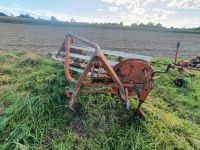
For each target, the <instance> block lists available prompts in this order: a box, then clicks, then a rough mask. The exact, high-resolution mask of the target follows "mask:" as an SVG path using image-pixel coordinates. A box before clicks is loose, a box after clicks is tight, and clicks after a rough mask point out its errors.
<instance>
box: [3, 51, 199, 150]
mask: <svg viewBox="0 0 200 150" xmlns="http://www.w3.org/2000/svg"><path fill="white" fill-rule="evenodd" d="M0 54H1V55H0V70H1V72H2V73H1V74H0V149H116V150H121V149H200V146H199V145H200V136H199V135H200V127H199V125H200V119H199V118H200V109H199V108H200V92H199V89H200V79H199V75H200V74H199V73H197V72H195V73H197V77H196V79H195V80H194V81H193V84H192V85H191V84H189V85H188V86H187V87H183V88H177V87H176V86H175V85H174V83H173V80H174V79H175V77H176V76H178V72H177V71H176V70H171V71H170V72H169V73H168V74H165V75H162V76H161V79H160V80H157V81H155V89H154V90H153V92H152V93H151V95H150V96H149V98H148V100H147V101H146V103H145V104H144V105H143V108H144V109H146V110H147V112H148V113H147V116H146V118H145V119H139V118H137V117H134V115H133V112H132V111H127V110H125V109H124V107H123V105H122V103H121V101H120V99H119V97H118V96H112V95H109V94H108V95H104V94H99V95H98V94H90V93H84V94H80V95H79V96H78V101H79V102H80V103H83V104H84V107H85V111H84V112H83V113H82V114H80V115H77V114H75V113H73V112H71V110H69V109H67V108H65V104H66V102H67V101H68V99H67V98H66V95H65V87H66V86H69V85H70V83H68V82H67V81H66V79H65V74H64V70H63V64H62V63H60V62H56V61H54V60H52V59H51V58H50V57H49V56H44V55H39V54H33V53H28V52H20V51H15V52H0ZM155 61H161V62H163V61H162V59H160V58H158V59H156V60H155ZM164 61H165V63H166V62H170V59H167V60H164ZM153 65H154V67H155V68H157V69H164V68H165V67H164V66H162V65H157V64H156V63H154V64H153ZM184 78H185V79H186V80H187V81H188V83H189V82H190V78H189V77H188V76H185V77H184ZM131 105H132V107H133V108H135V107H136V105H137V104H136V101H135V98H134V97H133V98H131Z"/></svg>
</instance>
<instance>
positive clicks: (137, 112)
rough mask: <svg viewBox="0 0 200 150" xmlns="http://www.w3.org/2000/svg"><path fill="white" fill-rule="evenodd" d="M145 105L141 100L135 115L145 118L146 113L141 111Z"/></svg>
mask: <svg viewBox="0 0 200 150" xmlns="http://www.w3.org/2000/svg"><path fill="white" fill-rule="evenodd" d="M142 104H143V101H141V100H139V104H138V106H137V110H136V111H135V115H136V116H138V117H141V118H144V117H145V113H144V111H143V110H142V109H141V106H142Z"/></svg>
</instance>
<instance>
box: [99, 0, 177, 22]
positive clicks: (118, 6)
mask: <svg viewBox="0 0 200 150" xmlns="http://www.w3.org/2000/svg"><path fill="white" fill-rule="evenodd" d="M101 1H103V2H104V3H106V4H107V5H108V9H109V10H112V8H115V9H114V10H115V11H117V10H119V12H120V18H121V20H123V21H124V23H125V24H131V23H148V22H155V23H158V22H161V21H163V20H164V19H166V18H167V17H168V16H170V15H172V14H174V13H175V12H174V11H170V10H165V9H148V8H146V7H145V5H147V4H148V3H152V2H154V1H155V0H147V1H145V2H144V1H141V0H101Z"/></svg>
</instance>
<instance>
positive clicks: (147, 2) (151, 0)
mask: <svg viewBox="0 0 200 150" xmlns="http://www.w3.org/2000/svg"><path fill="white" fill-rule="evenodd" d="M155 1H156V0H147V1H145V2H144V3H143V6H146V5H148V4H149V3H153V2H155Z"/></svg>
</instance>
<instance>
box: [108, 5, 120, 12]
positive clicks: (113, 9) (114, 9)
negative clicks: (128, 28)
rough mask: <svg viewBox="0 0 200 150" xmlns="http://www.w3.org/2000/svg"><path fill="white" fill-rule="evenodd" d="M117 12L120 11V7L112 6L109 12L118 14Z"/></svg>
mask: <svg viewBox="0 0 200 150" xmlns="http://www.w3.org/2000/svg"><path fill="white" fill-rule="evenodd" d="M117 10H118V7H116V6H110V7H109V8H108V11H110V12H116V11H117Z"/></svg>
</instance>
